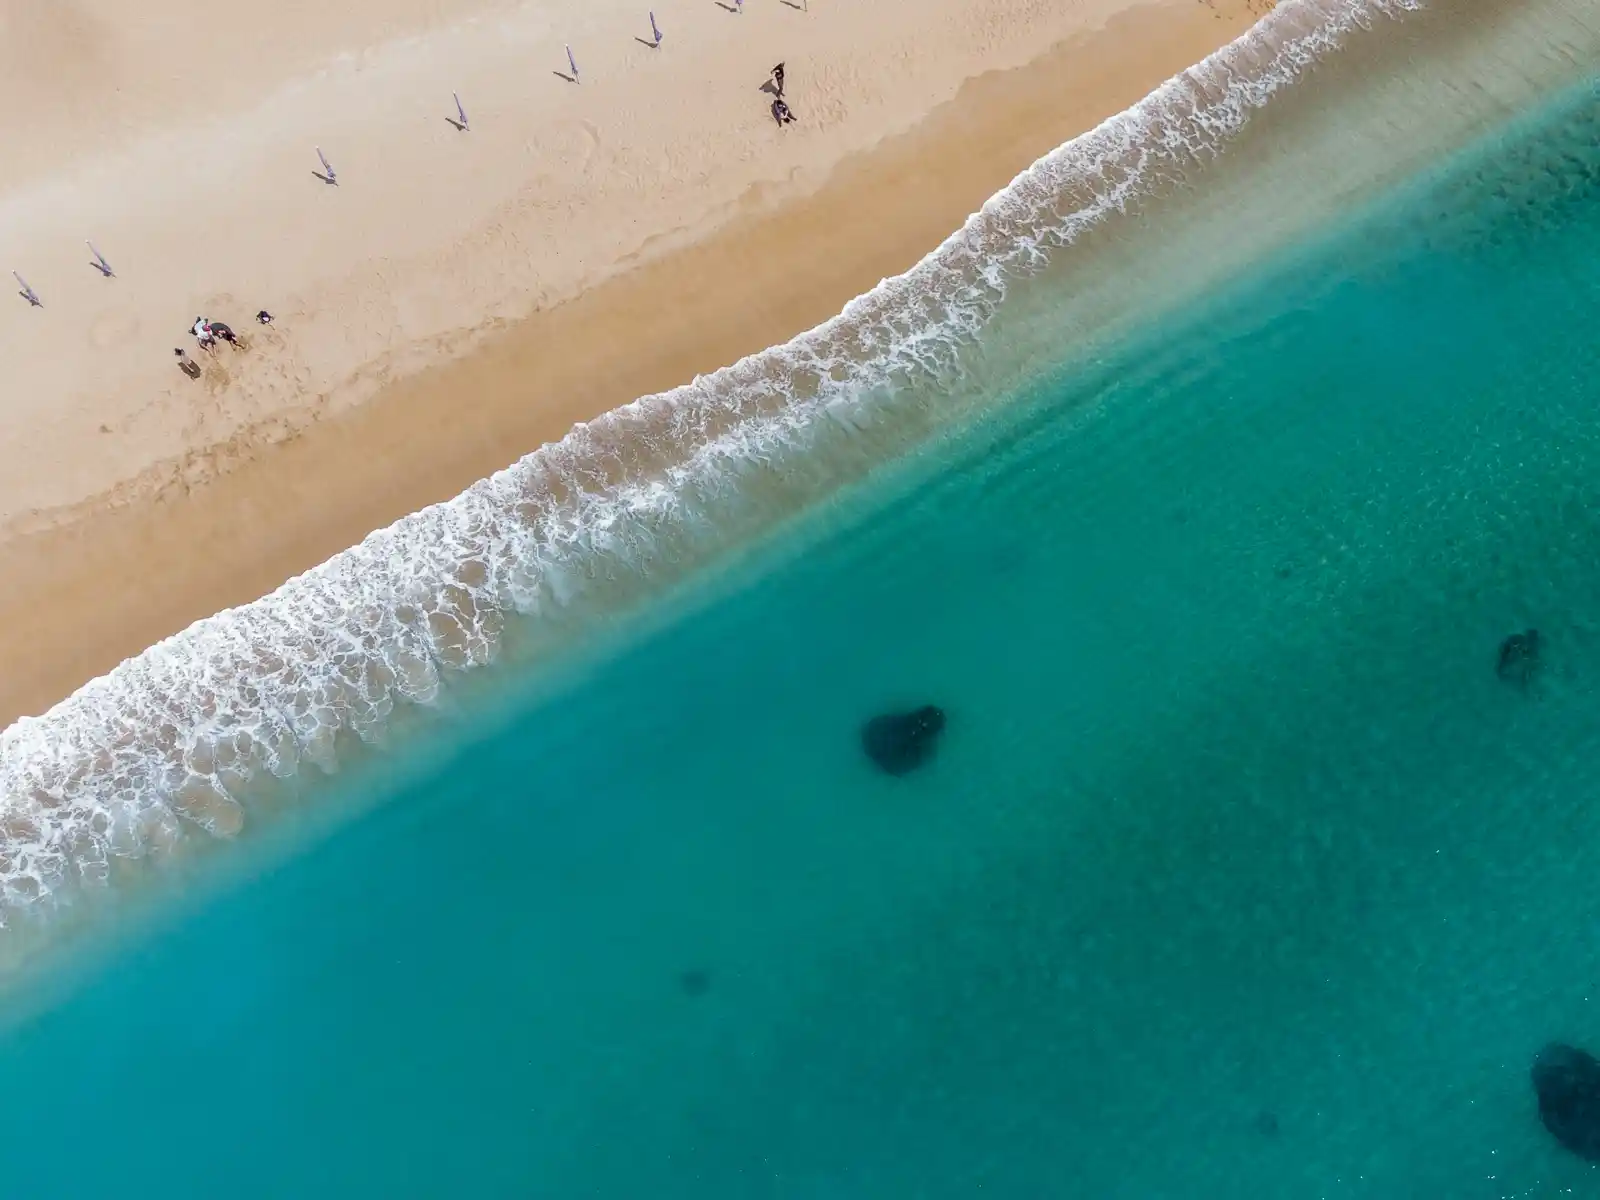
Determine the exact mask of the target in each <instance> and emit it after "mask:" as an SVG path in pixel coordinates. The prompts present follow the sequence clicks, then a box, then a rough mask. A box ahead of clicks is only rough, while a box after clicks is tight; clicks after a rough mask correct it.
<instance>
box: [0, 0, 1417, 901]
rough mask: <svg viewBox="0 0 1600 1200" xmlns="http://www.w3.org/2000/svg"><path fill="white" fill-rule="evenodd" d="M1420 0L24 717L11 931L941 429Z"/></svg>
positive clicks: (1031, 191)
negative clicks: (1257, 120)
mask: <svg viewBox="0 0 1600 1200" xmlns="http://www.w3.org/2000/svg"><path fill="white" fill-rule="evenodd" d="M1416 4H1417V0H1285V2H1284V3H1282V4H1280V5H1279V6H1278V7H1277V8H1276V9H1275V10H1274V11H1273V12H1272V13H1271V14H1270V15H1269V16H1267V17H1266V18H1264V19H1263V20H1262V21H1261V22H1260V23H1259V24H1258V25H1256V26H1255V28H1253V29H1252V30H1251V31H1250V32H1248V33H1246V34H1245V35H1244V36H1242V37H1241V38H1239V39H1238V40H1237V41H1235V42H1234V43H1232V44H1231V45H1229V46H1227V47H1226V48H1224V49H1222V50H1220V51H1218V52H1217V53H1216V54H1213V55H1212V56H1210V57H1209V58H1207V59H1206V60H1204V61H1203V62H1201V63H1199V64H1198V65H1196V66H1194V67H1191V68H1190V69H1188V70H1187V71H1184V72H1183V73H1182V74H1180V75H1178V76H1175V77H1174V78H1173V79H1171V80H1169V81H1168V82H1167V83H1166V84H1164V85H1162V87H1161V88H1159V89H1158V90H1157V91H1155V92H1153V93H1152V94H1151V95H1150V96H1148V97H1147V98H1146V99H1144V100H1143V101H1141V102H1140V103H1139V104H1137V105H1135V106H1134V107H1133V108H1131V109H1129V110H1127V111H1126V112H1123V113H1121V114H1119V115H1117V116H1115V117H1112V118H1111V119H1109V120H1107V121H1105V122H1104V123H1103V124H1101V125H1100V126H1099V127H1098V128H1096V129H1094V130H1092V131H1091V132H1089V133H1087V134H1084V135H1083V136H1081V137H1078V138H1075V139H1074V140H1072V141H1071V142H1068V143H1066V144H1065V145H1063V146H1061V147H1059V148H1058V149H1056V150H1055V151H1053V152H1052V153H1050V154H1048V155H1046V156H1045V157H1044V158H1042V159H1040V160H1039V161H1038V162H1037V163H1035V164H1034V165H1033V166H1032V167H1030V168H1029V169H1028V170H1026V171H1025V172H1023V173H1022V174H1021V175H1020V176H1019V177H1018V178H1017V179H1016V180H1015V181H1014V182H1012V183H1011V185H1010V186H1008V187H1007V188H1005V189H1004V190H1003V191H1001V192H999V193H998V194H996V195H995V196H994V197H992V198H991V199H990V200H989V201H988V202H987V203H986V204H985V205H984V207H983V208H982V210H981V211H979V212H977V213H975V214H974V215H973V216H972V217H970V218H969V219H968V220H967V222H966V224H965V225H964V226H963V227H962V228H961V229H960V230H959V231H957V232H956V233H955V234H953V235H952V236H951V237H950V238H948V239H947V240H946V241H945V242H944V244H943V245H941V246H940V247H939V248H938V249H936V250H935V251H933V252H932V253H931V254H929V255H928V256H927V257H926V258H924V259H923V260H922V261H921V262H920V263H918V264H917V266H915V267H914V268H912V269H911V270H910V271H908V272H906V273H905V274H904V275H900V276H898V277H895V278H893V279H887V280H884V281H883V282H882V283H880V284H879V285H878V286H877V287H876V288H874V289H873V290H872V291H870V292H868V293H867V294H866V295H863V296H861V297H859V298H857V299H856V300H854V301H852V302H851V303H850V304H849V305H847V306H846V307H845V309H844V311H843V312H842V313H840V314H839V315H838V316H836V317H834V318H833V319H831V320H829V321H827V322H826V323H824V324H822V325H820V326H818V327H817V328H816V329H813V330H811V331H809V332H807V333H805V334H802V335H800V336H799V337H797V338H795V339H794V340H793V341H790V342H788V343H786V344H784V345H781V346H776V347H773V348H771V349H768V350H765V351H762V352H761V353H759V354H756V355H752V356H750V357H749V358H746V359H744V360H742V361H741V362H739V363H737V364H735V365H734V366H731V367H728V368H726V369H724V370H720V371H717V372H716V373H715V374H712V375H710V376H707V377H704V378H701V379H697V380H696V381H695V382H694V383H692V384H690V385H687V386H685V387H681V388H678V389H675V390H673V391H670V392H665V393H662V394H659V395H655V396H648V397H645V398H643V399H640V400H636V401H634V402H633V403H632V404H629V405H627V406H625V407H623V408H620V409H617V410H615V411H613V412H610V413H607V414H605V415H604V416H602V417H600V418H598V419H596V420H594V421H591V422H589V423H588V424H586V425H580V426H578V427H577V428H576V429H574V430H573V431H572V432H571V433H570V434H569V435H568V436H567V437H566V438H565V439H564V440H563V441H561V442H560V443H558V444H555V445H550V446H546V447H544V448H543V449H540V450H538V451H535V452H534V453H532V454H529V455H528V456H526V457H525V458H523V459H521V460H520V461H519V462H517V463H515V464H514V465H512V466H511V467H508V468H507V469H505V470H503V471H500V472H498V473H497V474H495V475H493V476H492V477H490V478H488V479H484V480H481V481H479V482H478V483H476V484H474V485H473V486H472V487H470V488H468V489H467V490H466V491H465V492H463V493H462V494H461V495H459V496H457V497H455V498H454V499H453V500H450V501H447V502H446V503H443V504H437V505H434V506H432V507H430V508H426V509H423V510H422V511H420V512H417V513H413V514H412V515H410V516H408V517H405V518H403V519H402V520H400V521H397V522H396V523H395V524H393V525H391V526H390V527H388V528H386V529H381V530H378V531H377V532H375V533H373V534H371V535H369V536H368V537H367V538H366V539H365V540H364V541H363V542H362V543H361V544H360V545H358V546H355V547H353V548H351V549H349V550H346V551H344V552H343V553H341V554H338V555H335V556H334V557H333V558H331V559H329V560H328V561H327V562H325V563H323V564H321V565H320V566H318V567H315V568H314V569H312V570H310V571H308V572H306V573H305V574H304V575H301V576H299V577H298V578H295V579H293V580H290V581H289V582H288V583H286V584H284V585H283V586H282V587H280V588H279V589H278V590H277V591H275V592H273V593H272V594H271V595H269V596H266V597H264V598H263V599H261V600H257V601H255V602H254V603H251V604H247V605H244V606H243V607H241V608H237V609H231V610H229V611H226V612H222V613H218V614H217V615H216V616H213V617H208V618H206V619H205V620H202V621H199V622H197V623H195V624H194V625H192V626H190V627H189V628H188V629H186V630H184V631H183V632H181V633H179V634H176V635H175V636H173V637H171V638H168V639H166V640H165V641H163V642H161V643H159V644H158V645H156V646H153V647H151V648H150V649H148V650H146V651H144V652H143V653H142V654H140V655H138V656H137V657H135V658H132V659H129V660H128V661H126V662H124V663H122V664H121V665H120V666H118V667H117V668H116V669H115V670H113V671H111V672H110V673H109V674H107V675H105V676H102V677H101V678H99V679H96V680H94V681H92V682H90V683H89V684H87V685H85V686H84V687H83V688H81V689H80V690H79V691H77V692H76V693H74V694H73V695H72V696H71V697H69V698H68V699H66V700H64V701H63V702H62V703H60V704H58V705H56V706H55V707H54V708H52V709H51V710H50V711H49V712H47V713H45V714H44V715H43V716H41V717H36V718H27V719H24V720H21V721H18V722H17V723H16V724H15V725H13V726H12V727H11V728H9V729H7V730H6V731H5V732H4V733H3V734H0V924H5V925H8V926H10V927H12V928H13V929H14V928H15V927H16V925H17V918H18V917H19V916H20V915H22V914H23V913H36V914H45V913H48V912H50V911H52V910H54V909H55V908H57V907H58V906H59V904H60V903H61V902H63V901H65V900H68V899H70V898H71V897H72V896H74V895H75V894H77V893H79V892H80V891H81V890H82V889H83V888H84V887H85V886H92V885H102V884H105V883H107V882H110V881H112V880H113V879H114V878H119V877H121V876H122V875H124V874H126V873H127V872H129V871H133V870H136V869H137V868H138V867H139V865H140V864H147V863H153V862H160V861H162V860H163V859H166V858H169V857H171V856H172V855H173V853H174V852H175V851H177V850H178V849H179V848H180V846H182V845H184V844H186V843H189V844H198V845H204V844H207V843H209V842H212V841H213V840H215V839H224V838H228V837H231V836H233V835H235V834H237V833H238V832H239V831H240V830H241V829H242V828H243V827H244V824H245V822H246V817H247V812H248V811H249V810H250V809H251V808H252V807H253V806H256V805H259V804H262V803H264V802H265V801H264V799H263V798H264V797H270V795H271V793H272V783H273V781H274V780H288V779H291V778H292V777H294V776H295V775H296V774H297V773H298V772H299V770H300V768H301V767H302V765H304V764H306V763H310V764H313V765H315V766H317V767H319V768H321V769H323V770H327V771H331V770H333V769H334V768H335V766H336V753H337V745H338V743H339V741H340V740H341V738H347V737H348V736H349V734H351V733H353V734H354V735H356V737H358V738H360V739H361V740H362V741H365V742H373V741H376V740H378V739H380V738H381V737H382V735H383V732H384V730H385V728H386V727H387V725H388V724H389V722H390V720H391V717H392V714H393V713H394V710H395V708H396V706H397V705H400V704H410V705H429V704H432V703H434V702H435V701H436V700H437V699H438V698H439V697H440V695H441V690H442V689H443V688H444V687H445V686H446V685H447V681H448V679H449V678H450V676H451V675H452V674H453V673H455V672H461V671H465V670H468V669H469V668H473V667H477V666H482V665H485V664H488V663H490V662H492V661H494V660H495V659H496V658H497V656H501V655H503V654H504V653H505V650H506V647H507V645H508V644H510V643H515V652H516V654H517V655H518V656H522V655H527V656H529V657H537V656H538V654H539V653H541V651H542V650H543V649H544V648H545V647H547V646H549V645H551V644H554V643H555V642H557V641H558V640H561V639H563V638H566V639H570V637H571V634H572V632H573V630H574V628H575V626H576V625H577V624H578V623H580V622H581V621H582V620H583V619H584V618H585V616H586V615H587V614H593V613H595V612H615V611H617V609H618V607H619V606H622V605H627V604H630V603H637V602H638V601H640V600H641V599H643V598H644V597H646V596H648V595H649V594H650V593H652V592H654V591H656V590H659V589H660V588H661V587H663V586H664V585H665V584H667V583H670V582H671V581H673V580H677V579H681V578H682V577H683V576H684V575H685V574H687V573H688V572H689V571H691V570H693V569H694V568H695V567H697V566H700V565H703V564H704V563H706V562H707V561H708V560H709V559H710V558H711V557H712V556H714V555H715V554H717V553H718V552H720V551H722V550H725V549H727V548H728V547H730V546H732V545H736V544H738V543H739V542H740V541H741V540H742V539H747V538H749V537H750V536H752V535H753V534H755V533H757V532H759V531H760V530H761V529H763V528H768V527H770V525H771V524H772V522H774V521H775V520H778V519H780V518H781V517H783V516H784V515H787V514H789V513H792V512H793V511H794V510H795V509H796V508H797V507H798V506H799V505H800V504H803V503H804V502H805V501H806V500H808V499H813V498H815V497H817V496H819V495H821V494H823V493H825V492H826V491H827V490H828V489H830V488H832V487H835V486H837V485H838V484H839V483H840V482H843V481H845V480H847V479H849V478H851V477H852V476H854V475H857V474H859V473H860V472H861V471H863V470H865V469H867V468H868V467H870V465H871V464H872V462H874V461H881V460H882V459H883V458H884V457H885V456H886V455H888V454H891V453H893V452H894V450H895V449H896V448H904V446H905V445H906V444H907V439H908V437H915V436H916V435H917V434H918V433H919V431H925V430H928V429H931V428H933V427H935V426H936V425H937V424H938V423H939V422H940V421H942V420H948V419H949V417H950V415H951V414H949V413H948V412H946V411H941V408H940V405H939V403H938V401H939V398H940V395H941V389H940V386H939V385H940V384H941V383H945V382H948V381H949V379H950V378H951V376H952V375H958V374H959V372H960V362H959V355H960V353H961V351H962V349H963V347H966V346H970V345H971V344H972V343H973V342H974V340H975V338H976V336H977V335H978V333H979V331H980V330H981V329H982V328H983V327H984V326H985V325H986V323H987V322H989V321H990V319H991V318H992V317H993V316H994V314H995V312H996V310H997V308H998V306H999V305H1000V303H1001V301H1002V299H1003V298H1004V296H1005V295H1006V292H1007V289H1008V287H1009V286H1010V285H1011V284H1013V283H1014V282H1015V281H1017V280H1018V279H1021V278H1024V277H1027V276H1029V275H1032V274H1034V273H1036V272H1037V271H1038V270H1039V269H1040V268H1042V267H1043V266H1044V265H1045V264H1046V262H1047V261H1048V260H1049V258H1050V256H1051V254H1052V252H1053V251H1054V250H1056V249H1057V248H1059V247H1061V246H1064V245H1067V244H1069V243H1071V242H1072V241H1073V240H1074V239H1075V238H1077V237H1078V236H1079V235H1080V234H1081V233H1082V232H1083V231H1085V230H1086V229H1088V228H1090V227H1092V226H1094V225H1096V224H1097V223H1099V222H1100V221H1102V220H1104V219H1105V218H1106V217H1107V216H1109V215H1111V214H1114V213H1117V212H1120V211H1123V210H1124V209H1125V208H1127V207H1128V205H1129V204H1130V203H1131V202H1132V201H1134V200H1136V199H1138V198H1139V197H1142V196H1148V195H1150V194H1152V193H1153V192H1156V191H1158V190H1160V189H1161V188H1162V187H1164V186H1167V185H1170V184H1174V183H1177V182H1179V181H1181V179H1182V178H1183V174H1184V172H1185V170H1186V169H1188V168H1191V167H1192V166H1193V165H1194V164H1195V163H1196V162H1198V161H1204V160H1206V159H1208V158H1210V157H1211V156H1212V155H1214V154H1215V153H1216V152H1217V150H1218V149H1219V148H1220V147H1221V145H1222V144H1223V143H1224V142H1225V141H1226V140H1227V139H1229V138H1230V137H1231V136H1232V135H1233V134H1235V133H1236V132H1237V131H1238V130H1239V129H1240V128H1241V127H1242V126H1243V125H1244V124H1245V122H1246V121H1247V120H1248V119H1249V117H1250V114H1251V113H1252V112H1254V111H1256V110H1258V109H1260V108H1261V107H1262V106H1263V105H1265V104H1266V103H1267V102H1268V100H1269V99H1270V98H1271V97H1272V96H1273V95H1274V94H1275V93H1277V92H1278V91H1279V90H1280V89H1282V88H1284V87H1285V86H1287V85H1289V84H1291V83H1292V82H1293V81H1294V80H1295V79H1296V77H1297V76H1298V75H1299V74H1300V73H1301V72H1302V71H1303V70H1304V69H1305V68H1306V67H1308V66H1310V65H1311V64H1313V63H1315V62H1316V61H1317V60H1318V59H1320V58H1322V57H1323V56H1325V55H1326V54H1327V53H1329V52H1330V51H1332V50H1334V49H1335V48H1337V47H1338V46H1339V45H1340V44H1341V42H1343V41H1344V40H1345V38H1346V37H1347V35H1349V34H1350V33H1352V32H1353V31H1354V30H1356V29H1358V28H1365V27H1367V26H1369V25H1370V24H1371V23H1372V21H1373V20H1374V19H1375V18H1378V17H1381V16H1386V15H1395V14H1397V13H1399V12H1400V11H1402V10H1407V9H1411V8H1414V7H1416ZM946 394H947V392H946ZM891 415H892V416H893V421H892V422H891V421H889V420H888V418H889V417H890V416H891ZM891 426H892V430H891ZM824 444H826V446H827V447H828V453H827V454H820V453H817V451H818V450H819V448H821V447H822V446H823V445H824ZM517 618H530V619H529V620H518V619H517ZM511 621H515V625H514V626H513V625H511V624H508V622H511ZM508 634H511V635H513V636H510V637H508ZM201 835H204V836H201Z"/></svg>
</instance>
